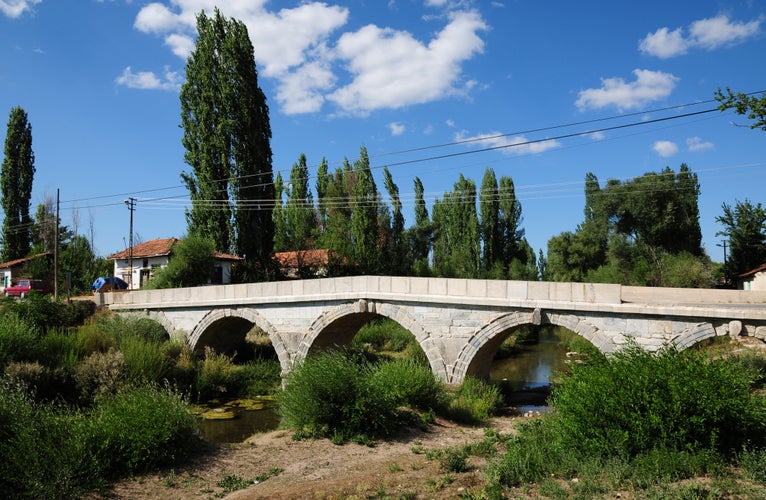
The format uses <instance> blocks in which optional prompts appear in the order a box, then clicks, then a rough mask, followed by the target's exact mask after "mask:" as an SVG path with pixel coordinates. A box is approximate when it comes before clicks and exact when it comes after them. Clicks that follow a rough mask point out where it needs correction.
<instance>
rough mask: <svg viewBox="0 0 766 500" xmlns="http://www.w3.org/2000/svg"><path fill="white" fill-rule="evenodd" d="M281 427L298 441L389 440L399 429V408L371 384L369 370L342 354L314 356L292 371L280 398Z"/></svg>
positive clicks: (388, 396)
mask: <svg viewBox="0 0 766 500" xmlns="http://www.w3.org/2000/svg"><path fill="white" fill-rule="evenodd" d="M277 399H278V402H279V413H280V415H281V416H282V420H283V423H284V424H285V425H286V426H288V427H291V428H293V429H296V430H297V431H298V435H309V436H318V437H331V436H334V440H336V441H343V440H345V439H350V438H352V437H355V438H356V437H359V436H365V435H369V436H375V437H378V436H385V435H387V434H389V433H390V432H391V431H392V430H393V429H394V428H396V427H397V426H398V425H399V423H400V422H399V420H397V412H396V406H397V405H396V402H395V400H394V399H393V398H392V397H391V396H390V394H389V393H387V392H386V393H379V392H377V391H376V390H375V388H374V384H371V383H370V367H369V365H368V364H365V363H359V362H354V361H350V360H348V359H347V358H345V357H344V356H343V355H342V354H341V353H339V352H326V353H321V354H318V355H316V356H312V357H311V358H308V359H306V360H303V361H302V362H300V363H298V364H297V365H296V366H294V367H293V370H292V371H291V372H290V375H289V376H288V378H287V384H286V388H285V390H284V391H283V392H282V393H281V394H280V395H279V396H278V398H277Z"/></svg>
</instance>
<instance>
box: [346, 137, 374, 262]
mask: <svg viewBox="0 0 766 500" xmlns="http://www.w3.org/2000/svg"><path fill="white" fill-rule="evenodd" d="M354 182H355V185H354V190H353V191H352V192H353V194H354V196H353V207H354V210H353V213H352V214H351V241H352V244H353V253H352V255H353V262H354V264H355V265H356V266H358V268H359V270H360V271H361V272H362V273H375V272H377V271H378V270H379V268H380V265H381V251H380V247H379V231H378V217H377V216H378V190H377V187H376V185H375V179H374V178H373V176H372V171H371V170H370V159H369V157H368V156H367V149H366V148H364V147H362V148H361V150H360V152H359V159H358V160H357V161H355V162H354Z"/></svg>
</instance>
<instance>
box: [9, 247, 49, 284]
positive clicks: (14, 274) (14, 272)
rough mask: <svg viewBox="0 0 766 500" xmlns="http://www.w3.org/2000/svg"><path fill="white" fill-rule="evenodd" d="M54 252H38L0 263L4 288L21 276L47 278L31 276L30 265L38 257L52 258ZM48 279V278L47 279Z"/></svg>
mask: <svg viewBox="0 0 766 500" xmlns="http://www.w3.org/2000/svg"><path fill="white" fill-rule="evenodd" d="M52 258H53V253H52V252H43V253H38V254H37V255H32V256H30V257H24V258H22V259H15V260H9V261H8V262H3V263H2V264H0V274H1V275H2V277H3V281H2V285H3V286H2V288H6V287H9V286H11V285H12V284H13V283H15V282H16V281H17V280H18V279H20V278H47V277H46V276H30V274H29V271H28V266H29V264H30V263H32V262H33V261H35V260H37V259H49V260H50V259H52ZM45 281H46V282H47V281H48V280H47V279H46V280H45Z"/></svg>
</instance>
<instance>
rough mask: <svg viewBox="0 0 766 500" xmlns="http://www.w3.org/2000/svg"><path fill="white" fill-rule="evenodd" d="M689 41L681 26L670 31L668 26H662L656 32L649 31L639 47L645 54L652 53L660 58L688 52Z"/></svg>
mask: <svg viewBox="0 0 766 500" xmlns="http://www.w3.org/2000/svg"><path fill="white" fill-rule="evenodd" d="M688 47H689V43H688V42H687V41H686V39H684V35H683V33H682V32H681V28H678V29H676V30H673V31H670V30H669V29H668V28H660V29H658V30H657V31H655V32H654V33H649V34H648V35H646V38H644V39H643V40H641V43H640V44H639V49H640V50H641V52H643V53H645V54H650V55H653V56H656V57H659V58H660V59H667V58H668V57H674V56H679V55H682V54H686V51H687V50H688Z"/></svg>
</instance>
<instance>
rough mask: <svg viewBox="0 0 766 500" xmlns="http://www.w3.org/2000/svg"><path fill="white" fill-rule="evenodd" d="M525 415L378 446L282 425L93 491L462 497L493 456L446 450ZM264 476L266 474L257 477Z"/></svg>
mask: <svg viewBox="0 0 766 500" xmlns="http://www.w3.org/2000/svg"><path fill="white" fill-rule="evenodd" d="M523 419H524V417H514V416H501V417H496V418H493V419H492V420H491V421H490V422H488V423H487V425H486V426H477V427H471V426H463V425H457V424H454V423H452V422H448V421H445V420H442V419H437V421H436V423H435V425H432V426H430V428H429V430H428V431H419V430H408V431H404V432H402V433H400V434H399V435H398V436H397V437H396V438H395V439H392V440H390V441H386V442H382V441H381V442H378V443H376V444H375V446H372V447H369V446H364V445H359V444H354V443H347V444H344V445H340V446H339V445H335V444H332V442H331V441H330V440H329V439H319V440H305V441H294V440H293V439H292V432H291V431H286V430H277V431H272V432H268V433H264V434H258V435H255V436H253V437H252V438H250V439H248V440H247V441H245V442H244V443H236V444H222V445H218V446H215V447H214V448H212V449H211V451H210V453H209V454H207V455H206V456H203V457H200V458H199V459H196V460H195V461H194V462H192V463H189V464H187V465H185V466H182V467H178V468H175V469H169V470H164V471H162V472H160V473H155V474H147V475H143V476H136V477H133V478H128V479H125V480H123V481H120V482H118V483H116V484H115V485H114V488H113V489H112V490H111V491H110V492H109V493H108V494H107V495H106V496H104V497H99V496H92V497H91V498H92V499H96V498H107V497H111V498H126V499H128V498H130V499H154V498H173V499H179V500H191V499H203V498H205V499H208V498H228V499H240V500H243V499H260V498H284V499H288V498H289V499H294V498H325V499H327V498H349V497H353V498H369V497H381V496H386V497H391V498H460V497H461V495H465V494H466V493H468V492H469V491H472V492H474V493H476V494H478V493H479V491H480V490H481V488H482V487H483V485H484V484H485V479H484V465H485V462H484V461H483V460H481V459H478V458H477V457H471V458H470V459H469V461H468V465H469V467H468V470H467V471H466V472H460V473H456V472H449V471H445V470H444V469H443V467H442V464H441V462H440V460H438V458H436V457H437V456H438V454H439V453H440V452H444V451H445V450H447V449H453V448H457V447H461V446H464V445H467V444H472V443H476V442H479V441H481V440H482V439H484V437H485V429H488V428H489V429H492V430H493V431H495V432H498V433H501V434H507V433H510V432H513V427H514V426H515V425H516V424H518V423H519V422H520V421H521V420H523ZM256 478H260V479H262V480H261V481H259V482H258V484H253V481H254V480H256ZM246 483H249V484H246ZM227 487H228V489H231V490H233V491H227ZM237 487H239V488H240V489H235V488H237Z"/></svg>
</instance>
